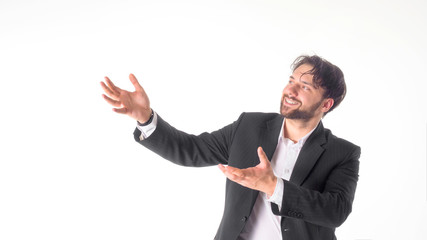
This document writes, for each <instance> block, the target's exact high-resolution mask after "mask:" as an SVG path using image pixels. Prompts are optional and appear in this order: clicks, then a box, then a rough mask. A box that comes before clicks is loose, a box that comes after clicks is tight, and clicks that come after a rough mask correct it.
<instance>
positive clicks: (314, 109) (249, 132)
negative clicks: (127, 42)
mask: <svg viewBox="0 0 427 240" xmlns="http://www.w3.org/2000/svg"><path fill="white" fill-rule="evenodd" d="M292 70H293V73H292V75H291V76H290V78H289V83H288V84H287V85H286V87H285V88H284V89H283V93H282V99H281V105H280V115H279V114H275V113H243V114H242V115H241V116H240V117H239V119H238V120H237V121H235V122H234V123H232V124H230V125H228V126H226V127H224V128H222V129H220V130H217V131H215V132H212V133H202V134H201V135H199V136H194V135H189V134H186V133H184V132H182V131H179V130H177V129H175V128H173V127H172V126H170V125H169V124H168V123H167V122H165V121H164V120H163V119H162V118H161V117H160V116H159V115H157V114H156V113H155V112H153V111H152V109H151V108H150V102H149V99H148V97H147V94H146V93H145V91H144V89H143V88H142V87H141V85H140V84H139V83H138V81H137V79H136V78H135V76H133V75H132V74H131V75H130V77H129V78H130V80H131V82H132V83H133V85H134V86H135V89H136V90H135V91H134V92H128V91H125V90H122V89H120V88H118V87H116V86H115V85H114V84H113V83H112V82H111V80H110V79H108V78H107V77H106V78H105V81H106V84H105V83H103V82H101V85H102V87H103V89H104V91H105V93H106V94H107V95H108V96H106V95H103V97H104V99H105V100H106V101H107V102H108V103H110V104H111V105H113V106H114V107H115V108H114V111H115V112H117V113H122V114H127V115H129V116H130V117H132V118H134V119H135V120H137V128H136V130H135V132H134V136H135V140H136V141H138V142H139V143H140V144H142V145H143V146H145V147H147V148H148V149H150V150H152V151H154V152H156V153H157V154H159V155H160V156H162V157H164V158H166V159H168V160H170V161H172V162H174V163H176V164H180V165H184V166H195V167H198V166H209V165H218V167H219V169H220V170H221V171H222V172H223V173H224V174H225V176H226V177H227V178H228V179H227V183H226V202H225V208H224V215H223V218H222V221H221V224H220V226H219V229H218V231H217V234H216V236H215V239H218V240H220V239H221V240H235V239H256V240H260V239H269V240H270V239H286V240H332V239H336V237H335V233H334V232H335V228H336V227H338V226H340V225H341V224H342V223H343V222H344V221H345V219H346V218H347V216H348V215H349V214H350V212H351V209H352V203H353V199H354V194H355V190H356V184H357V180H358V171H359V160H358V159H359V156H360V148H359V147H358V146H356V145H354V144H352V143H350V142H348V141H345V140H343V139H340V138H337V137H335V136H334V135H332V133H331V131H329V130H328V129H325V128H324V127H323V124H322V122H321V119H322V118H323V117H324V115H326V114H327V113H328V112H330V111H332V110H333V109H334V108H335V107H337V106H338V105H339V104H340V103H341V101H342V100H343V99H344V96H345V94H346V85H345V81H344V76H343V73H342V72H341V70H340V69H339V68H338V67H336V66H335V65H333V64H331V63H329V62H328V61H326V60H324V59H322V58H320V57H318V56H300V57H298V58H297V59H296V60H295V61H294V63H293V66H292ZM255 149H257V154H255ZM270 160H271V162H270ZM225 165H227V166H225Z"/></svg>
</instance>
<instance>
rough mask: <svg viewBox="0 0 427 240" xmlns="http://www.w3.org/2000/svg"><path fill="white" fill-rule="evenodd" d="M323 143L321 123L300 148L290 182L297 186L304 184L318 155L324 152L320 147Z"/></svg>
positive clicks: (324, 139)
mask: <svg viewBox="0 0 427 240" xmlns="http://www.w3.org/2000/svg"><path fill="white" fill-rule="evenodd" d="M325 142H326V138H325V134H324V128H323V124H322V122H320V123H319V125H318V126H317V127H316V129H315V130H314V132H313V133H312V134H311V135H310V137H309V138H308V139H307V141H306V142H305V144H304V146H303V147H302V149H301V151H300V153H299V155H298V159H297V161H296V163H295V167H294V170H293V171H292V175H291V179H290V182H293V183H295V184H297V185H301V184H302V183H303V182H304V180H305V179H306V178H307V176H308V174H309V173H310V171H311V169H312V168H313V167H314V165H315V164H316V162H317V160H318V159H319V157H320V155H321V154H322V153H323V151H324V150H325V149H324V148H323V147H322V145H323V144H324V143H325Z"/></svg>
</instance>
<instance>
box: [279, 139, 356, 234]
mask: <svg viewBox="0 0 427 240" xmlns="http://www.w3.org/2000/svg"><path fill="white" fill-rule="evenodd" d="M359 157H360V147H358V146H355V147H354V148H353V149H352V150H351V151H349V152H348V154H347V156H346V157H345V159H344V160H343V161H341V163H340V164H339V165H338V166H336V167H335V168H334V169H333V170H332V171H331V172H330V174H329V176H328V178H327V181H326V185H325V188H324V190H323V191H322V192H320V191H315V190H311V189H307V188H305V187H304V186H299V185H296V184H295V183H292V182H289V181H286V180H284V187H283V189H284V191H283V200H282V208H281V209H280V210H279V209H278V207H277V205H276V204H272V210H273V212H274V213H275V214H276V215H281V216H283V217H290V218H297V219H301V220H303V221H306V222H309V223H312V224H316V225H319V226H323V227H328V228H336V227H338V226H340V225H341V224H342V223H343V222H344V221H345V220H346V218H347V217H348V215H349V214H350V213H351V210H352V203H353V199H354V194H355V191H356V185H357V181H358V172H359Z"/></svg>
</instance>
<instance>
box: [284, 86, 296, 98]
mask: <svg viewBox="0 0 427 240" xmlns="http://www.w3.org/2000/svg"><path fill="white" fill-rule="evenodd" d="M283 93H285V94H287V95H289V97H296V96H298V91H297V87H296V86H295V85H291V84H288V85H287V86H286V87H285V89H283Z"/></svg>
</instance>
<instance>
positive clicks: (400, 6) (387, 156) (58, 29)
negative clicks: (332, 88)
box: [0, 0, 427, 240]
mask: <svg viewBox="0 0 427 240" xmlns="http://www.w3.org/2000/svg"><path fill="white" fill-rule="evenodd" d="M426 5H427V4H426V3H425V1H421V0H420V1H415V0H405V1H390V0H388V1H385V0H383V1H351V2H350V1H348V2H347V1H254V0H251V1H243V0H241V1H237V0H227V1H225V0H223V1H221V0H215V1H204V0H198V1H197V0H193V1H190V0H188V1H172V0H170V1H166V0H157V1H126V0H120V1H113V0H110V1H105V0H104V1H87V0H85V1H53V0H52V1H16V0H15V1H8V0H1V1H0V81H1V85H0V91H1V94H0V100H1V101H0V103H1V108H0V109H1V118H0V121H1V124H0V157H1V161H0V239H2V240H3V239H5V240H9V239H197V240H199V239H212V238H213V237H214V235H215V232H216V230H217V227H218V225H219V222H220V218H221V216H222V211H223V205H224V188H225V187H224V183H225V178H224V176H223V175H222V173H221V172H220V171H219V170H218V169H217V168H216V167H209V168H201V169H195V168H184V167H178V166H175V165H173V164H171V163H169V162H167V161H165V160H163V159H161V158H159V157H158V156H156V155H154V154H153V153H151V152H149V151H148V150H145V149H144V148H143V147H141V146H140V145H139V144H137V143H136V142H134V140H133V135H132V133H133V130H134V127H135V122H134V121H133V120H131V119H130V118H128V117H126V116H122V115H117V114H115V113H114V112H112V111H111V107H110V106H109V105H108V104H107V103H106V102H104V100H103V99H102V98H101V94H102V89H101V87H100V85H99V82H100V81H102V80H103V77H104V76H109V77H110V78H111V79H112V80H113V81H114V82H115V83H116V84H117V85H118V86H121V87H123V88H126V89H129V90H132V85H131V84H130V82H129V79H128V74H129V73H134V74H135V75H136V76H137V78H138V79H139V80H140V82H141V84H142V85H143V86H144V87H145V89H146V91H147V93H148V94H149V96H150V99H151V102H152V107H153V108H154V109H155V110H156V111H157V112H158V113H159V114H160V115H161V116H162V117H163V118H164V119H166V120H167V121H168V122H169V123H171V124H172V125H174V126H175V127H177V128H179V129H182V130H184V131H187V132H189V133H194V134H198V133H201V132H203V131H213V130H216V129H218V128H221V127H223V126H225V125H227V124H229V123H231V122H232V121H234V120H236V119H237V117H238V116H239V115H240V113H241V112H243V111H260V112H277V111H278V107H279V102H280V96H281V91H282V89H283V87H284V86H285V84H286V82H287V80H288V76H289V74H290V67H289V66H290V64H291V62H292V61H293V60H294V59H295V58H296V57H297V56H299V55H300V54H318V55H320V56H322V57H324V58H326V59H328V60H329V61H331V62H332V63H334V64H336V65H338V66H339V67H340V68H341V69H342V70H343V71H344V74H345V77H346V81H347V86H348V95H347V97H346V99H345V100H344V102H343V103H342V105H341V106H340V107H338V108H337V109H336V110H334V112H332V113H330V114H329V115H328V116H327V117H326V118H325V119H324V125H325V126H326V127H327V128H330V129H331V130H332V131H333V133H334V134H335V135H337V136H340V137H342V138H345V139H347V140H349V141H352V142H354V143H355V144H357V145H360V146H361V147H362V156H361V159H360V161H361V165H360V167H361V168H360V181H359V185H358V189H357V192H356V199H355V202H354V205H353V213H352V214H351V215H350V217H349V218H348V219H347V221H346V222H345V223H344V224H343V225H342V226H341V227H340V228H338V229H337V236H338V238H339V239H344V240H346V239H350V240H356V239H371V240H373V239H375V240H380V239H387V240H389V239H411V240H412V239H415V240H418V239H427V229H426V226H427V193H426V182H427V181H426V135H427V132H426V125H427V121H426V119H427V117H426V116H427V112H426V109H427V107H426V103H427V99H426V91H425V90H426V71H427V70H426V69H427V60H426V59H427V58H426V55H427V47H426V42H427V34H426V27H425V24H426V23H427V17H426V14H425V13H426V10H427V6H426ZM255 151H256V150H255V149H254V154H256V153H255Z"/></svg>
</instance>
